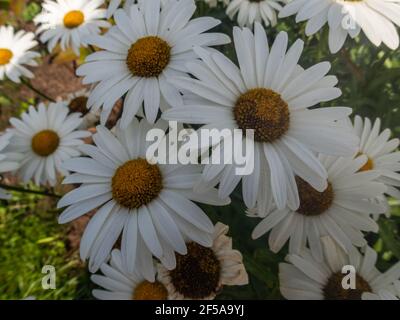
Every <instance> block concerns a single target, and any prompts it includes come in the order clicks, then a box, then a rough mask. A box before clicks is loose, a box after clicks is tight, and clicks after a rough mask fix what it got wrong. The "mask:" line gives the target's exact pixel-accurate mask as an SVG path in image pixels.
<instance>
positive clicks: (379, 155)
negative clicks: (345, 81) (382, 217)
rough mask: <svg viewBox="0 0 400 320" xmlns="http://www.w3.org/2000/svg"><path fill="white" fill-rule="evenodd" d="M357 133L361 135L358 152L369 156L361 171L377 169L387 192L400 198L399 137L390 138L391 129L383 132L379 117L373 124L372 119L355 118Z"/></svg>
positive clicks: (379, 179)
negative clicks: (399, 188)
mask: <svg viewBox="0 0 400 320" xmlns="http://www.w3.org/2000/svg"><path fill="white" fill-rule="evenodd" d="M354 130H355V133H356V134H357V135H358V136H359V137H360V146H359V150H358V154H362V155H365V156H367V157H368V161H367V162H366V163H365V165H364V166H363V167H362V168H361V169H360V171H369V170H376V171H378V172H379V174H380V176H379V178H378V179H377V181H380V182H382V183H384V184H385V185H386V186H387V190H386V193H387V194H388V195H390V196H392V197H394V198H396V199H400V191H399V190H398V189H397V188H396V187H400V174H399V173H398V172H399V171H400V152H399V151H397V148H398V147H399V143H400V142H399V139H397V138H394V139H390V136H391V131H390V129H385V130H383V131H382V132H381V120H380V119H379V118H378V119H376V120H375V122H374V123H373V124H372V123H371V120H370V119H368V118H365V119H364V120H363V119H362V118H361V117H359V116H356V117H355V120H354Z"/></svg>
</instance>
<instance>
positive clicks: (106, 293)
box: [90, 249, 168, 300]
mask: <svg viewBox="0 0 400 320" xmlns="http://www.w3.org/2000/svg"><path fill="white" fill-rule="evenodd" d="M100 270H101V272H102V273H103V274H104V275H97V274H94V275H92V276H91V277H90V279H91V280H92V281H93V282H94V283H95V284H97V285H99V286H101V287H103V288H104V289H105V290H100V289H94V290H93V291H92V293H93V296H94V297H95V298H97V299H101V300H166V299H167V296H168V292H167V289H166V288H165V286H164V285H163V284H161V283H160V282H159V281H153V282H150V281H148V280H146V279H144V278H143V277H142V276H140V275H138V274H136V273H129V272H128V271H127V270H126V267H125V265H124V264H123V263H122V255H121V251H119V250H116V249H114V250H113V251H112V252H111V259H110V262H109V263H103V264H102V265H101V267H100Z"/></svg>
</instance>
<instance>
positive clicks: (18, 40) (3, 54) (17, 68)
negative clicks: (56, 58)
mask: <svg viewBox="0 0 400 320" xmlns="http://www.w3.org/2000/svg"><path fill="white" fill-rule="evenodd" d="M34 38H35V35H34V34H33V33H32V32H25V31H23V30H20V31H17V32H16V33H14V28H13V27H11V26H0V80H4V78H5V77H7V78H9V79H10V80H12V81H14V82H16V83H20V82H21V80H20V78H21V76H24V77H27V78H33V73H32V72H31V71H29V70H28V69H27V68H26V67H24V65H25V66H31V67H35V66H37V62H36V61H35V58H37V57H39V56H40V54H39V53H37V52H34V51H30V49H32V48H33V47H35V46H36V45H37V41H35V40H34Z"/></svg>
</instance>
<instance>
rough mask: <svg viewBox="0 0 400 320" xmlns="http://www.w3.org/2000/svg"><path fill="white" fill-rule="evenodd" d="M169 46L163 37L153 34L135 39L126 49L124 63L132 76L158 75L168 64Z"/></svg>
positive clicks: (169, 56)
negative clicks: (126, 54) (127, 49)
mask: <svg viewBox="0 0 400 320" xmlns="http://www.w3.org/2000/svg"><path fill="white" fill-rule="evenodd" d="M170 58H171V47H170V46H169V44H168V43H167V42H166V41H164V40H163V39H161V38H159V37H155V36H149V37H144V38H141V39H139V40H137V41H136V42H135V43H134V44H132V46H131V47H130V49H129V51H128V56H127V58H126V64H127V65H128V68H129V70H130V71H131V72H132V74H133V75H134V76H138V77H143V78H151V77H158V76H159V75H160V74H161V72H163V70H164V69H165V67H166V66H167V65H168V63H169V61H170Z"/></svg>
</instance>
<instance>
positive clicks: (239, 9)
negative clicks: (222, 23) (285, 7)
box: [226, 0, 286, 27]
mask: <svg viewBox="0 0 400 320" xmlns="http://www.w3.org/2000/svg"><path fill="white" fill-rule="evenodd" d="M285 2H286V0H231V1H230V3H229V4H228V8H226V14H227V15H228V16H229V17H230V18H231V19H232V20H233V18H234V17H235V15H236V14H237V18H236V20H237V22H238V24H239V26H241V27H244V26H252V25H253V24H254V22H262V21H264V24H265V25H266V26H267V27H268V26H270V25H271V26H272V27H273V26H275V25H276V23H277V16H276V11H278V12H279V10H281V9H282V5H281V3H283V4H284V3H285Z"/></svg>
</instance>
